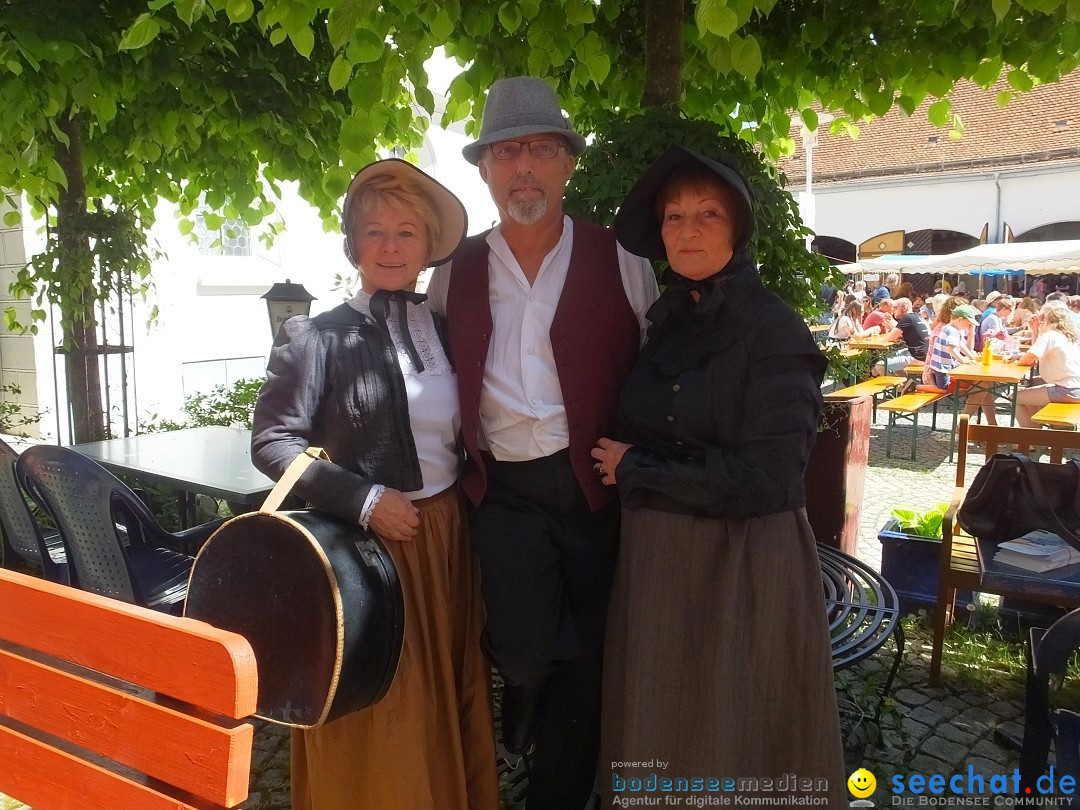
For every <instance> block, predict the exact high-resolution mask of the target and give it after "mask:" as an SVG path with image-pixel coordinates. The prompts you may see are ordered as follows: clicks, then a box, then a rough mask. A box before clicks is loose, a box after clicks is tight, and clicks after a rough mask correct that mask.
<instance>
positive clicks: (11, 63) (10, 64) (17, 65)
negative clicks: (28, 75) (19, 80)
mask: <svg viewBox="0 0 1080 810" xmlns="http://www.w3.org/2000/svg"><path fill="white" fill-rule="evenodd" d="M4 64H5V65H6V67H7V69H8V70H9V71H11V72H12V73H13V74H14V75H16V76H21V75H22V72H23V66H22V63H21V62H19V60H17V59H8V60H7V62H5V63H4Z"/></svg>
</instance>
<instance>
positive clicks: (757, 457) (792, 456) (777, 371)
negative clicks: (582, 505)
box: [616, 254, 826, 518]
mask: <svg viewBox="0 0 1080 810" xmlns="http://www.w3.org/2000/svg"><path fill="white" fill-rule="evenodd" d="M691 289H697V291H698V292H699V294H700V295H701V298H700V300H699V301H698V302H696V303H695V302H694V301H693V299H692V298H691V296H690V292H691ZM648 317H649V320H650V321H652V326H650V328H649V339H648V342H647V343H646V345H645V347H644V348H643V349H642V351H641V354H640V355H639V357H638V361H637V365H636V366H635V367H634V370H633V372H631V375H630V378H629V380H628V381H627V383H626V385H625V386H624V388H623V391H622V397H621V399H620V408H619V418H620V431H621V435H620V436H618V438H619V439H620V440H622V441H625V442H628V443H630V444H633V445H634V447H633V449H631V450H629V451H627V453H626V454H625V455H624V456H623V459H622V461H621V462H620V463H619V466H618V468H617V469H616V479H617V481H618V487H619V494H620V496H621V497H622V501H623V504H624V505H625V506H627V507H629V508H639V507H649V508H652V509H659V510H661V511H667V512H678V513H682V514H696V515H707V516H712V517H732V518H746V517H753V516H758V515H768V514H773V513H776V512H784V511H788V510H792V509H797V508H799V507H801V506H804V505H805V499H806V498H805V492H804V489H803V472H804V470H805V467H806V461H807V458H808V456H809V454H810V449H811V447H812V446H813V442H814V437H815V434H816V431H817V421H818V415H819V413H820V410H821V380H822V377H823V375H824V372H825V365H826V360H825V357H824V356H823V355H822V353H821V351H820V350H819V349H818V348H817V346H816V345H815V343H814V340H813V338H812V336H811V335H810V331H809V330H808V329H807V327H806V324H805V323H803V321H802V319H801V318H800V317H799V316H798V314H797V313H795V311H794V310H792V309H791V308H790V307H788V306H787V305H786V304H785V303H784V302H783V301H781V300H780V299H779V298H778V297H777V296H775V295H774V294H772V293H770V292H768V291H767V290H766V289H765V288H764V287H763V286H762V284H761V280H760V278H759V277H758V273H757V269H756V268H755V267H754V265H753V263H752V262H751V260H750V259H749V257H747V256H746V255H745V254H737V255H736V256H735V257H734V258H733V259H732V260H731V261H730V262H729V263H728V265H727V267H725V269H724V270H723V271H722V272H721V273H720V274H718V275H716V276H713V277H712V279H711V280H709V281H707V282H699V283H697V284H692V283H689V284H688V283H683V282H676V283H675V284H673V285H672V286H670V287H669V288H668V289H667V290H665V292H664V294H663V295H662V296H661V297H660V299H659V300H658V301H657V302H656V304H654V305H653V308H652V309H650V310H649V313H648Z"/></svg>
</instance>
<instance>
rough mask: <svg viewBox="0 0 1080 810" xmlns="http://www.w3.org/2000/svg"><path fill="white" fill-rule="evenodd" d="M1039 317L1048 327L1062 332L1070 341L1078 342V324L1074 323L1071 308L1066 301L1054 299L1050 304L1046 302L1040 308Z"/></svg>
mask: <svg viewBox="0 0 1080 810" xmlns="http://www.w3.org/2000/svg"><path fill="white" fill-rule="evenodd" d="M1039 318H1040V319H1041V320H1042V322H1043V323H1045V324H1046V328H1047V329H1053V330H1054V331H1055V332H1061V334H1063V335H1064V336H1065V337H1067V338H1068V339H1069V341H1070V342H1073V343H1075V342H1076V340H1077V334H1076V326H1075V324H1073V319H1072V315H1071V314H1070V312H1069V308H1068V307H1067V306H1065V304H1064V303H1062V302H1060V301H1054V302H1053V303H1050V304H1044V305H1043V308H1042V309H1040V310H1039Z"/></svg>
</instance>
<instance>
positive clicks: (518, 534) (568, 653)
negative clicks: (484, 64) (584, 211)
mask: <svg viewBox="0 0 1080 810" xmlns="http://www.w3.org/2000/svg"><path fill="white" fill-rule="evenodd" d="M584 149H585V139H584V138H583V137H582V136H581V135H580V134H578V133H577V132H574V130H573V129H572V128H571V127H570V124H569V123H568V122H567V120H566V119H565V117H564V116H563V114H562V110H561V108H560V106H559V102H558V100H557V99H556V97H555V93H554V92H553V91H552V89H551V88H550V87H549V86H548V85H547V84H546V83H545V82H543V81H542V80H540V79H533V78H527V77H515V78H509V79H502V80H500V81H498V82H496V83H495V84H494V85H492V87H491V89H490V90H489V91H488V97H487V103H486V105H485V107H484V115H483V121H482V124H481V127H480V137H479V138H478V139H477V140H476V142H475V143H470V144H469V145H468V146H466V147H465V148H464V150H462V151H463V154H464V156H465V158H466V159H467V160H468V161H469V162H470V163H473V164H474V165H476V166H477V167H478V168H479V170H480V176H481V178H483V180H484V182H486V183H487V185H488V189H489V190H490V192H491V197H492V199H493V200H494V202H495V205H496V206H497V207H498V209H499V224H498V225H497V226H496V227H495V228H493V229H492V230H491V231H488V232H487V233H484V234H479V235H477V236H473V237H469V238H468V239H466V240H465V242H463V243H462V246H461V248H460V249H459V250H458V252H457V253H456V254H455V255H454V258H453V261H452V262H450V263H449V264H446V265H443V266H442V267H440V268H438V269H437V270H436V271H435V275H434V277H433V278H432V281H431V285H430V286H429V288H428V292H429V294H430V296H431V300H432V302H433V305H434V307H435V308H436V309H438V310H440V311H442V312H444V313H445V314H446V316H447V324H448V332H449V343H450V353H451V358H452V359H453V361H454V368H455V370H456V373H457V378H458V393H459V395H460V399H461V430H462V442H463V444H464V446H465V450H466V462H465V469H464V472H463V475H462V479H461V486H462V489H463V491H464V492H465V494H466V496H467V497H468V498H469V500H470V501H471V502H472V503H473V504H474V505H475V507H476V510H475V514H474V524H473V538H474V541H475V544H476V550H477V554H478V557H479V560H480V568H481V582H482V589H483V595H484V603H485V608H486V614H487V617H486V625H485V630H484V646H485V650H486V652H487V654H488V656H489V657H490V658H491V660H492V662H493V663H494V664H495V666H496V667H497V668H498V670H499V671H500V673H501V674H502V676H503V679H504V681H505V683H506V687H505V689H504V692H503V704H502V722H503V730H502V738H503V745H504V747H505V748H506V749H507V750H508V751H510V752H511V753H520V754H524V753H526V752H528V751H529V750H530V749H531V750H532V767H531V769H530V772H529V798H528V808H529V810H579V809H580V808H582V807H584V806H585V804H586V802H587V801H588V800H589V796H590V794H591V792H592V787H593V780H594V776H595V770H596V765H597V751H598V746H599V736H600V731H599V728H600V726H599V718H600V682H601V662H602V658H603V635H604V619H605V616H606V612H607V603H608V594H609V590H610V585H611V578H612V575H613V571H614V564H615V556H616V551H617V547H618V532H619V511H618V509H619V507H618V504H617V503H616V502H615V500H614V494H613V492H612V490H613V488H611V487H605V486H604V485H603V484H602V483H601V478H602V476H603V471H601V470H597V469H596V468H595V467H594V461H593V459H592V457H591V456H590V450H591V449H592V447H593V446H594V445H595V443H596V439H597V438H599V437H600V436H604V435H608V434H607V433H606V431H607V430H609V429H612V430H613V429H614V428H615V409H616V401H617V397H618V393H619V389H620V388H621V386H622V383H623V381H624V379H625V378H626V375H627V374H628V373H629V371H630V368H631V366H632V365H633V363H634V358H635V356H636V355H637V352H638V348H639V346H640V344H641V336H642V334H643V327H644V325H645V311H646V310H647V309H648V308H649V306H650V305H651V304H652V302H653V301H654V300H655V299H656V297H657V288H656V280H655V278H654V276H653V273H652V269H651V268H650V266H649V264H648V262H647V261H645V260H644V259H641V258H639V257H636V256H632V255H630V254H629V253H627V252H626V251H625V250H623V249H622V248H621V247H620V246H619V245H618V244H617V243H616V241H615V237H614V236H613V235H612V233H611V232H610V231H608V230H606V229H604V228H600V227H597V226H595V225H592V224H590V223H587V222H583V221H581V220H577V219H571V218H570V217H568V216H566V215H564V214H563V192H564V190H565V188H566V184H567V182H568V181H569V180H570V176H571V174H573V171H574V165H575V158H576V157H577V156H578V155H579V154H581V152H582V150H584Z"/></svg>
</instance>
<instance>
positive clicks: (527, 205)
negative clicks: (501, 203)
mask: <svg viewBox="0 0 1080 810" xmlns="http://www.w3.org/2000/svg"><path fill="white" fill-rule="evenodd" d="M546 213H547V197H541V198H540V199H538V200H519V201H517V202H513V201H511V202H509V203H507V206H506V214H507V216H509V217H510V219H512V220H514V222H516V223H518V224H519V225H532V224H534V223H536V222H539V221H540V219H541V218H542V217H543V216H544V214H546Z"/></svg>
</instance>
